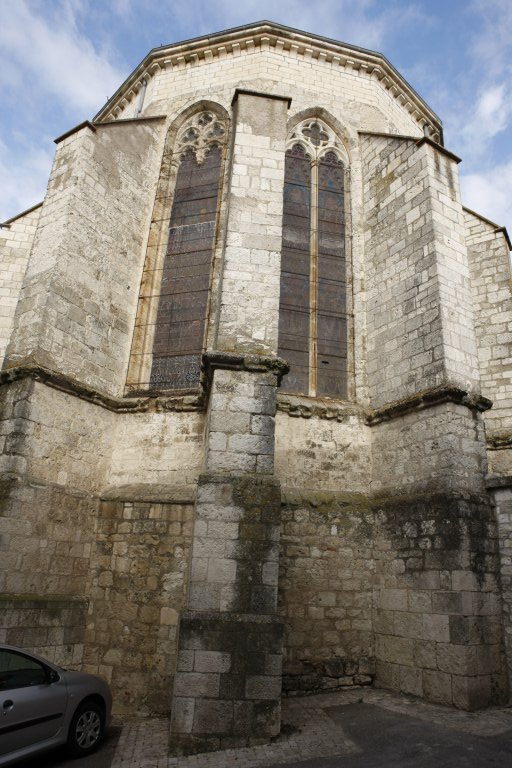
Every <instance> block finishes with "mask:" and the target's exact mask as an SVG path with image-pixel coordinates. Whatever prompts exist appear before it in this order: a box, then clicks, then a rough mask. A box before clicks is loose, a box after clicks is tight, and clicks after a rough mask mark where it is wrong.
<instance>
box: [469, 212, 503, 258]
mask: <svg viewBox="0 0 512 768" xmlns="http://www.w3.org/2000/svg"><path fill="white" fill-rule="evenodd" d="M462 210H463V211H466V213H470V214H471V215H472V216H476V218H477V219H480V221H484V222H485V223H486V224H489V226H490V227H493V229H494V233H495V234H496V235H497V234H500V233H501V234H502V235H503V237H504V238H505V240H506V241H507V245H508V249H509V251H512V241H511V240H510V236H509V234H508V231H507V228H506V227H502V226H500V225H499V224H496V222H495V221H491V219H488V218H487V217H486V216H482V214H481V213H478V212H477V211H473V210H472V209H471V208H468V207H467V206H466V205H463V206H462Z"/></svg>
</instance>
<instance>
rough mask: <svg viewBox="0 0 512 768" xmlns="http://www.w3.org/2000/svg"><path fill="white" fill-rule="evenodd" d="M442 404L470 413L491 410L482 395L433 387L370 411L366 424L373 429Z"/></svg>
mask: <svg viewBox="0 0 512 768" xmlns="http://www.w3.org/2000/svg"><path fill="white" fill-rule="evenodd" d="M444 403H455V404H456V405H464V406H465V407H466V408H469V410H471V411H480V412H482V411H487V410H489V408H492V402H491V401H490V400H488V399H487V398H486V397H482V395H478V394H475V393H469V392H466V391H465V390H463V389H459V388H458V387H452V386H441V387H434V388H432V389H425V390H423V391H422V392H417V393H416V394H414V395H411V397H407V398H404V399H403V400H396V401H395V402H393V403H388V404H387V405H384V406H382V407H381V408H376V409H374V410H371V411H369V412H368V413H367V415H366V423H367V424H368V425H369V426H370V427H373V426H375V425H377V424H381V423H382V422H383V421H391V420H392V419H396V418H400V417H401V416H404V415H405V414H407V413H411V412H412V411H421V410H424V409H425V408H432V407H434V406H436V405H443V404H444Z"/></svg>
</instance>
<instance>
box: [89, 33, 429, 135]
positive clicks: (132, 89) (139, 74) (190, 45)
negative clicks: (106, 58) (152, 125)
mask: <svg viewBox="0 0 512 768" xmlns="http://www.w3.org/2000/svg"><path fill="white" fill-rule="evenodd" d="M251 32H253V33H254V34H255V35H256V34H257V35H258V36H259V37H260V38H261V37H264V36H265V33H266V34H268V35H273V36H274V37H275V38H279V37H280V38H284V41H285V42H291V43H292V44H295V45H300V44H302V46H306V48H307V47H308V43H309V44H311V43H313V44H314V43H317V44H319V47H320V46H321V47H323V48H324V49H325V48H326V49H327V50H328V52H329V53H330V54H331V55H333V56H336V57H337V58H339V59H340V64H346V63H350V60H347V59H346V60H345V61H342V59H343V55H344V53H345V54H347V53H348V54H352V56H353V59H354V61H352V63H354V62H355V63H356V64H359V66H357V67H356V68H357V69H360V67H361V64H363V63H364V64H365V65H366V67H368V64H370V66H371V70H370V72H373V71H375V72H376V74H377V75H382V76H381V77H380V78H379V79H380V80H384V81H385V80H386V79H387V80H388V82H384V85H385V86H386V87H387V86H389V88H390V89H391V90H392V89H393V88H394V89H395V91H397V93H398V91H399V90H402V91H404V92H405V94H406V95H407V97H408V100H409V101H410V102H412V105H411V106H412V107H413V108H414V107H415V108H416V111H418V116H423V117H424V118H425V119H426V120H427V119H428V121H430V122H431V123H433V124H435V127H436V129H437V130H438V131H439V134H440V140H441V142H442V138H443V137H442V122H441V120H440V118H439V117H438V116H437V115H436V113H435V112H434V111H433V110H432V109H431V108H430V107H429V106H428V104H427V103H426V102H425V101H424V100H423V99H422V97H421V96H420V95H419V94H418V93H417V91H415V90H414V88H413V87H412V86H411V85H410V83H408V82H407V80H405V78H404V77H403V76H402V75H401V74H400V73H399V72H398V70H397V69H395V67H394V66H393V65H392V64H391V62H390V61H389V60H388V59H387V58H386V57H385V56H384V55H383V54H382V53H379V52H377V51H371V50H369V49H367V48H361V47H359V46H355V45H350V44H349V43H343V42H340V41H338V40H333V39H331V38H328V37H322V36H321V35H316V34H314V33H310V32H303V31H301V30H299V29H295V28H293V27H287V26H285V25H283V24H277V23H276V22H273V21H266V20H263V21H257V22H253V23H251V24H245V25H243V26H240V27H232V28H230V29H226V30H223V31H221V32H215V33H212V34H210V35H203V36H201V37H194V38H191V39H189V40H183V41H181V42H177V43H170V44H168V45H161V46H159V47H157V48H152V49H151V50H150V52H149V53H148V54H147V56H146V57H145V58H144V59H143V60H142V61H141V62H140V64H138V66H137V67H136V68H135V69H134V70H133V71H132V73H131V74H130V75H129V76H128V77H127V78H126V80H125V81H124V82H123V83H122V84H121V86H120V87H119V88H118V89H117V91H116V92H115V93H114V95H113V96H111V98H110V99H108V101H107V102H106V103H105V104H104V106H103V107H102V108H101V109H100V110H99V112H98V113H97V114H96V115H95V116H94V118H93V122H96V121H97V120H101V119H102V118H104V117H106V116H107V115H108V114H109V113H110V111H111V109H112V108H113V107H114V106H115V105H116V102H117V101H118V100H119V98H120V96H121V95H122V94H125V93H126V94H127V95H128V96H129V100H130V99H131V98H132V97H133V96H134V95H135V94H136V93H138V91H139V90H140V88H141V85H142V79H143V78H144V77H148V76H149V77H151V75H152V74H153V73H154V72H155V71H158V70H159V69H161V68H165V66H166V65H167V63H171V64H172V63H173V62H172V61H171V58H172V57H173V58H174V59H175V61H176V62H177V61H178V59H180V61H181V62H183V63H188V62H194V63H195V62H196V61H197V60H198V59H199V56H198V53H199V52H201V51H204V50H205V49H206V50H207V49H209V48H212V47H213V48H215V47H216V46H220V45H221V44H222V43H223V44H227V45H228V46H231V51H229V52H232V50H233V47H232V46H233V45H235V46H236V45H237V43H239V41H240V40H243V39H244V38H247V37H248V36H249V34H248V33H251ZM368 59H370V61H369V62H368V61H366V62H365V61H364V60H368ZM372 59H373V61H371V60H372ZM161 60H163V61H162V64H163V67H162V66H161V64H160V63H159V62H160V61H161ZM383 70H384V71H383ZM389 76H391V77H389ZM393 81H394V82H393ZM397 86H398V88H397ZM395 95H396V94H395ZM406 101H407V99H406ZM411 111H412V112H414V109H412V110H411ZM422 113H423V114H422Z"/></svg>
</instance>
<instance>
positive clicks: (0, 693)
mask: <svg viewBox="0 0 512 768" xmlns="http://www.w3.org/2000/svg"><path fill="white" fill-rule="evenodd" d="M111 710H112V696H111V694H110V689H109V687H108V685H107V683H106V682H105V681H104V680H102V679H101V678H99V677H96V676H95V675H88V674H85V673H83V672H71V671H69V670H65V669H61V668H60V667H57V666H56V665H55V664H52V663H51V662H49V661H46V660H45V659H41V658H39V656H34V654H32V653H27V652H26V651H23V650H21V649H20V648H13V647H11V646H8V645H0V766H3V765H10V764H11V763H13V762H17V761H18V760H22V759H24V758H27V757H31V756H32V755H35V754H38V753H39V752H44V751H46V750H47V749H53V748H54V747H58V746H61V745H64V744H65V745H66V746H67V749H68V751H69V753H70V754H71V755H73V756H75V757H79V756H81V755H89V754H90V753H91V752H94V750H95V749H96V747H97V746H98V744H99V743H100V740H101V737H102V736H103V732H104V730H105V728H106V727H107V726H108V725H109V723H110V719H111Z"/></svg>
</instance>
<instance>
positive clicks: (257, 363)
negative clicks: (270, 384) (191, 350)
mask: <svg viewBox="0 0 512 768" xmlns="http://www.w3.org/2000/svg"><path fill="white" fill-rule="evenodd" d="M217 368H219V369H222V370H233V371H250V372H251V373H260V372H261V373H273V374H274V376H275V377H276V378H277V383H278V384H279V383H280V381H281V379H282V377H283V376H284V375H285V374H286V373H288V371H289V370H290V368H289V365H288V363H287V362H286V361H285V360H283V359H282V358H280V357H270V356H267V355H239V354H236V353H234V352H205V353H204V354H203V360H202V372H203V376H204V379H205V381H204V382H203V386H206V387H207V388H209V384H210V382H211V377H212V373H213V371H214V370H215V369H217Z"/></svg>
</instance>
